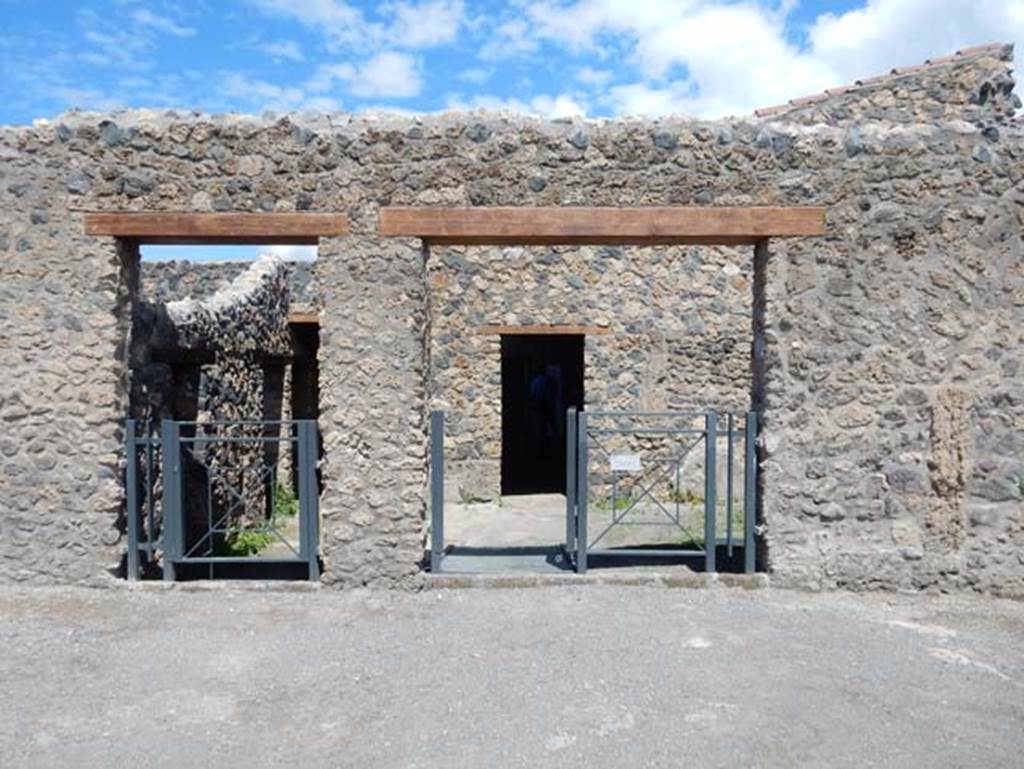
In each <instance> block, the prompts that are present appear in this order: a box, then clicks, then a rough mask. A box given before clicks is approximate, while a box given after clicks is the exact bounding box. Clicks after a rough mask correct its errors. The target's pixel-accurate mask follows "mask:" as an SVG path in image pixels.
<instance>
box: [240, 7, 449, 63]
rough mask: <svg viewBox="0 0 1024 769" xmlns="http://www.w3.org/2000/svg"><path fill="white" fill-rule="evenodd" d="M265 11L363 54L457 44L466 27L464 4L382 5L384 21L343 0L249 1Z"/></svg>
mask: <svg viewBox="0 0 1024 769" xmlns="http://www.w3.org/2000/svg"><path fill="white" fill-rule="evenodd" d="M250 2H252V3H253V4H254V5H256V6H257V7H259V8H261V9H262V10H264V11H266V12H268V13H272V14H275V15H279V16H284V17H286V18H291V19H295V20H296V21H299V22H301V23H302V24H305V25H306V26H308V27H311V28H312V29H315V30H318V31H320V32H322V33H323V34H324V35H326V36H327V38H328V39H330V40H331V41H332V42H333V43H334V44H335V45H341V46H344V47H348V48H355V49H358V50H363V51H365V50H368V49H374V48H385V47H387V48H405V49H411V48H429V47H433V46H437V45H443V44H446V43H451V42H453V41H454V40H455V39H456V38H457V36H458V33H459V30H460V28H461V27H462V26H463V24H464V23H465V12H464V8H463V0H420V2H408V1H407V0H403V1H402V2H390V3H383V4H381V5H380V6H378V7H377V9H376V12H377V15H378V16H379V20H376V21H375V20H371V19H368V18H367V17H366V15H365V14H364V13H363V11H362V10H360V9H359V8H356V7H353V6H352V5H350V4H349V3H346V2H343V0H250Z"/></svg>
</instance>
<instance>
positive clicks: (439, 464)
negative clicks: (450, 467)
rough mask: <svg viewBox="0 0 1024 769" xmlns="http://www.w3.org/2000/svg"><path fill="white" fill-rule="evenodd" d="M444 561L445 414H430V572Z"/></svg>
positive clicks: (438, 569)
mask: <svg viewBox="0 0 1024 769" xmlns="http://www.w3.org/2000/svg"><path fill="white" fill-rule="evenodd" d="M443 559H444V412H443V411H432V412H430V571H431V572H432V573H434V574H439V573H440V572H441V562H442V560H443Z"/></svg>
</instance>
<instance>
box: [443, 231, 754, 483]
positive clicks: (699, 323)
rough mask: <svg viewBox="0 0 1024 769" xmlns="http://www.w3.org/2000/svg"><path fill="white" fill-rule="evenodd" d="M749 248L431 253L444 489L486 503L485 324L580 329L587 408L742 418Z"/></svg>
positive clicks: (495, 402) (496, 388)
mask: <svg viewBox="0 0 1024 769" xmlns="http://www.w3.org/2000/svg"><path fill="white" fill-rule="evenodd" d="M752 251H753V249H752V248H748V249H725V248H717V249H716V248H687V249H682V248H618V247H616V248H592V247H588V248H558V249H525V248H523V249H493V248H470V249H455V248H446V249H443V250H437V251H435V252H434V253H432V254H431V259H430V260H429V263H428V272H429V284H428V285H429V288H430V302H429V306H430V324H431V334H430V344H431V347H430V390H431V408H439V409H444V410H445V411H446V419H447V422H448V425H447V435H448V444H449V445H448V446H447V454H446V459H447V461H448V463H449V470H448V473H447V475H446V481H450V484H451V486H452V491H453V492H455V493H457V495H458V497H460V498H462V499H480V498H483V499H490V498H493V497H495V496H497V494H498V493H499V489H500V466H501V448H502V446H501V424H502V420H501V340H500V337H499V336H498V335H496V334H493V333H490V334H489V333H481V331H482V330H484V327H486V326H488V325H497V326H532V325H568V326H591V327H595V328H597V329H601V330H602V331H605V332H607V333H601V334H597V333H595V334H592V335H588V337H587V339H586V342H585V348H584V394H585V402H586V406H587V408H588V409H592V410H601V409H604V410H609V409H617V410H638V409H639V410H645V411H665V410H667V409H673V410H692V409H698V410H700V409H707V408H716V409H718V410H719V411H721V412H722V413H724V412H726V411H730V410H732V411H745V410H746V409H747V408H749V404H750V388H751V366H750V346H751V334H752V332H751V327H752V322H753V321H752V310H751V297H752V291H751V279H752V275H751V270H752V265H753V260H752V258H751V252H752Z"/></svg>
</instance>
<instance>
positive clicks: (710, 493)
mask: <svg viewBox="0 0 1024 769" xmlns="http://www.w3.org/2000/svg"><path fill="white" fill-rule="evenodd" d="M717 443H718V414H717V413H716V412H715V411H714V410H711V411H708V412H707V414H705V415H704V570H705V571H707V572H709V573H710V572H713V571H715V549H716V548H717V547H718V534H717V533H716V528H717V527H716V526H715V507H716V506H717V501H718V500H717V493H718V488H717V481H718V477H717V476H718V469H717V467H716V466H715V449H716V444H717Z"/></svg>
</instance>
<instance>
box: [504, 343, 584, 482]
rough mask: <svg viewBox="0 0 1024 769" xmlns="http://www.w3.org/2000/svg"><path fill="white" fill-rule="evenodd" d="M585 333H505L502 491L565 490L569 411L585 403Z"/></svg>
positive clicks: (581, 406)
mask: <svg viewBox="0 0 1024 769" xmlns="http://www.w3.org/2000/svg"><path fill="white" fill-rule="evenodd" d="M583 339H584V337H583V335H581V334H572V335H569V334H565V335H563V334H557V335H535V334H529V335H528V334H506V335H502V337H501V493H502V494H503V495H510V494H552V493H557V494H564V493H565V414H566V411H567V410H568V408H569V407H570V406H575V407H576V408H577V409H580V408H583Z"/></svg>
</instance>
